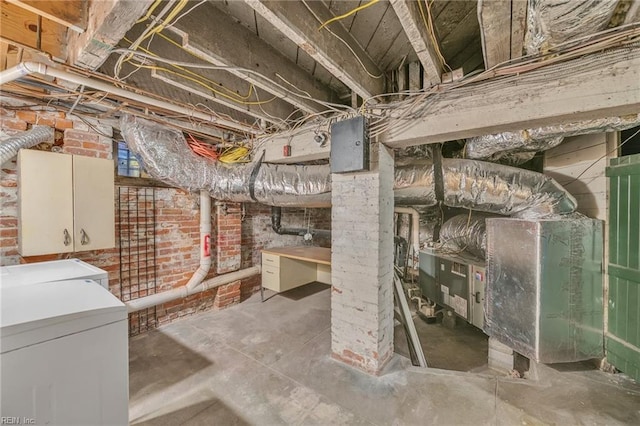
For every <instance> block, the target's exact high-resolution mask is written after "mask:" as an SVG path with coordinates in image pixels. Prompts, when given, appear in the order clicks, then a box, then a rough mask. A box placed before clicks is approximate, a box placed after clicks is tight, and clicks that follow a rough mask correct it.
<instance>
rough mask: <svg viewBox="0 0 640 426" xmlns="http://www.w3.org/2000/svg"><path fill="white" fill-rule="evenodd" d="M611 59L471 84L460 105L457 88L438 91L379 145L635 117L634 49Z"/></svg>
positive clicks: (639, 75) (638, 93) (638, 63)
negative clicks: (416, 115) (426, 106)
mask: <svg viewBox="0 0 640 426" xmlns="http://www.w3.org/2000/svg"><path fill="white" fill-rule="evenodd" d="M616 55H618V56H616V57H613V56H610V55H606V56H598V57H593V56H587V57H582V58H579V59H574V60H572V61H570V62H564V63H560V64H558V65H549V66H546V67H543V68H540V69H537V70H535V71H530V72H527V73H526V74H523V75H521V76H512V77H509V78H506V79H504V80H503V81H502V82H501V83H500V84H497V83H496V82H495V81H492V80H490V81H487V82H484V83H477V84H474V86H473V90H471V91H469V92H468V93H467V94H466V95H465V97H464V101H463V102H460V93H458V92H459V90H457V89H454V90H451V91H450V92H443V93H442V94H441V95H440V96H437V95H436V97H435V98H433V99H432V100H430V102H429V113H428V114H425V115H424V116H422V118H421V119H419V120H416V119H405V120H394V121H392V122H390V123H389V125H390V127H389V129H390V130H389V131H388V133H387V134H386V135H385V137H384V143H385V144H387V145H388V146H391V147H393V148H403V147H408V146H413V145H421V144H426V143H437V142H445V141H451V140H457V139H464V138H469V137H472V136H481V135H486V134H492V133H499V132H503V131H514V130H521V129H525V128H530V127H540V126H548V125H557V124H562V123H566V122H574V121H580V120H590V119H594V118H603V117H612V116H616V115H618V116H621V115H625V114H630V113H637V112H638V111H640V86H639V85H638V81H640V48H634V49H633V50H629V51H626V52H623V51H618V52H617V53H616ZM594 81H596V82H598V84H593V82H594ZM463 90H464V89H463ZM396 113H398V112H396Z"/></svg>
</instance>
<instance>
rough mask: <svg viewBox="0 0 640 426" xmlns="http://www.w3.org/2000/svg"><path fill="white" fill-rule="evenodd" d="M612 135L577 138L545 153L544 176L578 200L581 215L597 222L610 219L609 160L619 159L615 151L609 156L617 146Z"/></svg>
mask: <svg viewBox="0 0 640 426" xmlns="http://www.w3.org/2000/svg"><path fill="white" fill-rule="evenodd" d="M608 135H609V136H608ZM612 136H614V134H607V133H597V134H592V135H581V136H574V137H570V138H566V139H565V141H564V142H563V143H562V144H561V145H559V146H557V147H555V148H553V149H550V150H549V151H547V152H545V158H544V173H545V174H546V175H548V176H551V177H553V178H554V179H555V180H557V181H558V183H559V184H560V185H562V186H564V187H565V188H566V189H567V190H568V191H569V192H570V193H571V195H573V196H574V197H575V198H576V200H577V201H578V211H579V212H580V213H582V214H584V215H586V216H589V217H591V218H595V219H602V220H606V219H607V178H606V176H605V168H606V166H607V163H608V159H609V158H611V157H615V156H616V153H615V152H613V153H611V154H609V155H607V152H608V151H611V146H614V145H612V143H615V141H614V140H613V139H614V138H613V137H612ZM594 162H595V164H594ZM592 164H593V166H592ZM589 166H591V167H590V168H589ZM587 168H588V170H587ZM585 170H586V171H585ZM580 174H582V176H581V177H580V178H579V179H577V180H576V177H578V176H579V175H580Z"/></svg>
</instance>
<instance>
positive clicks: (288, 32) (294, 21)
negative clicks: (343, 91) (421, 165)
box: [244, 0, 385, 99]
mask: <svg viewBox="0 0 640 426" xmlns="http://www.w3.org/2000/svg"><path fill="white" fill-rule="evenodd" d="M244 1H245V3H247V4H248V5H249V6H250V7H252V8H253V10H255V11H256V13H258V14H259V15H260V16H262V17H263V18H264V19H266V20H267V21H268V22H269V23H270V24H271V25H273V26H274V27H275V28H277V29H278V30H279V31H280V32H282V33H283V34H284V35H285V36H286V37H288V38H289V39H290V40H292V41H293V42H294V43H296V45H298V47H300V48H301V49H303V50H304V51H305V52H307V53H308V54H309V55H310V56H311V57H312V58H313V59H315V60H316V61H317V62H318V63H319V64H320V65H322V66H323V67H324V68H325V69H327V70H328V71H329V72H330V73H331V74H333V76H334V77H336V78H337V79H338V80H340V81H342V82H343V83H344V84H345V85H346V86H347V87H349V88H350V89H351V90H352V91H354V92H355V93H357V94H358V96H360V97H362V98H364V99H368V98H371V97H372V96H376V95H379V94H382V93H384V91H385V84H384V76H383V73H382V72H381V71H380V69H379V68H378V67H377V65H376V64H375V63H374V62H373V61H372V60H371V58H370V57H369V55H368V54H367V53H366V52H365V51H364V49H362V47H361V46H360V45H359V44H358V43H357V42H356V40H355V39H354V38H353V37H352V36H351V34H349V32H347V31H346V30H345V29H344V27H343V26H342V25H341V24H340V23H332V24H330V26H329V27H327V28H328V29H329V30H330V31H331V32H330V31H329V30H327V29H322V30H321V31H319V27H320V25H321V23H322V22H327V21H328V20H330V19H331V18H333V17H334V16H333V14H332V13H331V12H330V11H329V9H328V8H327V7H326V6H325V5H324V4H323V3H322V2H318V1H307V2H306V3H304V2H302V1H267V0H244ZM332 32H333V34H332ZM336 36H337V37H336ZM338 37H339V38H338ZM356 56H357V58H356Z"/></svg>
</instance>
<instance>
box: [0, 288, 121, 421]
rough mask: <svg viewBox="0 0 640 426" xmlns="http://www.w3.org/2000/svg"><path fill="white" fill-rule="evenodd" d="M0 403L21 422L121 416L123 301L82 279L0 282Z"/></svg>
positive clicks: (5, 414)
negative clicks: (42, 281)
mask: <svg viewBox="0 0 640 426" xmlns="http://www.w3.org/2000/svg"><path fill="white" fill-rule="evenodd" d="M0 296H1V299H0V308H1V309H0V407H2V414H1V415H2V417H3V418H6V417H17V418H19V419H21V421H22V424H37V425H40V424H59V425H126V424H128V393H129V376H128V373H129V370H128V337H127V309H126V307H125V305H124V304H123V303H122V302H121V301H119V300H118V299H117V298H116V297H115V296H113V295H112V294H111V293H109V291H107V290H105V289H104V288H102V287H101V286H99V285H95V283H93V282H91V281H90V280H70V281H58V282H48V283H37V284H25V285H8V286H5V285H4V282H3V283H2V284H0Z"/></svg>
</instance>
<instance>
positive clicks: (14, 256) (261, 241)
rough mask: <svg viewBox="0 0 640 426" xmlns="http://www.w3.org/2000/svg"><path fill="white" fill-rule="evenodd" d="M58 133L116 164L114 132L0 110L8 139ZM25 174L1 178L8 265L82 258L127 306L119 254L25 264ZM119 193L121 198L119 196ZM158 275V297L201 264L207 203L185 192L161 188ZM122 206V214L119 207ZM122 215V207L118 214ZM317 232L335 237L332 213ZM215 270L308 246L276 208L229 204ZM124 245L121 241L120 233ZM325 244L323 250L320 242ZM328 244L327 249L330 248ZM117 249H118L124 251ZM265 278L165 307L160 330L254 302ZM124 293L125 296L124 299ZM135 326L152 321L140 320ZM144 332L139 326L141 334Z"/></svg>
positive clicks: (292, 220) (216, 212) (216, 235)
mask: <svg viewBox="0 0 640 426" xmlns="http://www.w3.org/2000/svg"><path fill="white" fill-rule="evenodd" d="M36 123H37V124H42V125H49V126H54V127H55V128H56V142H55V145H56V146H57V148H56V149H57V150H59V151H61V152H63V153H68V154H76V155H86V156H91V157H98V158H108V159H111V158H112V140H111V135H112V129H111V128H110V127H109V126H106V125H103V124H102V123H100V122H98V121H95V120H87V119H80V118H78V117H74V116H71V117H67V116H65V114H64V113H61V112H56V111H53V112H42V111H39V112H38V111H31V110H24V111H11V110H7V109H0V126H1V127H0V138H2V139H3V138H4V137H6V136H10V135H13V134H16V133H20V132H22V131H24V130H27V129H28V128H29V127H30V126H31V125H33V124H36ZM17 186H18V181H17V174H16V162H15V159H13V160H11V161H9V162H7V163H6V164H3V165H2V172H1V175H0V200H1V203H2V205H1V210H0V243H1V248H0V256H1V259H0V264H1V265H11V264H18V263H26V262H37V261H45V260H55V259H62V258H66V257H76V258H79V259H82V260H84V261H86V262H88V263H91V264H93V265H95V266H97V267H99V268H102V269H105V270H107V271H108V272H109V278H110V279H109V284H110V290H111V292H112V293H113V294H115V295H116V296H117V297H119V298H122V299H126V297H125V293H128V290H130V289H126V288H125V289H121V280H120V252H119V249H118V248H117V247H116V248H113V249H109V250H98V251H88V252H77V253H72V254H71V255H66V254H53V255H47V256H33V257H28V258H23V257H22V256H20V255H19V254H18V251H17V244H18V242H17V234H18V232H17V226H18V221H17ZM117 193H118V191H117V188H116V196H117ZM155 197H156V253H155V255H156V265H157V269H156V273H157V282H156V285H157V290H158V291H164V290H168V289H170V288H175V287H178V286H181V285H184V284H185V283H186V282H187V281H188V280H189V278H190V277H191V275H192V274H193V272H194V271H195V270H196V269H197V267H198V264H199V221H200V218H199V206H198V202H199V196H198V195H197V194H191V193H188V192H185V191H182V190H178V189H171V188H157V189H155ZM115 205H116V204H115V200H114V206H115ZM114 208H115V207H114ZM310 212H311V213H310V215H311V218H312V219H311V220H312V225H313V226H316V227H321V228H323V229H328V228H329V225H330V213H329V210H328V209H324V210H317V211H316V210H310ZM303 219H304V210H287V209H284V210H283V217H282V223H283V225H285V226H296V227H298V226H302V225H303V223H304V220H303ZM212 228H213V229H212V237H211V241H212V256H213V266H212V269H211V272H210V274H209V276H208V278H210V277H213V276H215V275H216V274H218V273H223V272H230V271H233V270H238V269H241V268H246V267H249V266H252V265H254V264H259V263H260V255H259V254H260V249H261V248H263V247H273V246H281V245H293V244H302V239H301V238H299V237H295V236H279V235H277V234H276V233H275V232H273V231H272V230H271V218H270V208H269V207H265V206H259V205H256V204H245V206H244V209H243V207H242V205H240V204H234V203H222V204H220V205H218V206H216V207H214V208H212ZM114 232H116V241H118V240H119V235H118V226H117V225H116V230H115V231H114ZM316 243H317V242H316ZM326 244H327V242H325V245H326ZM116 245H117V244H116ZM259 285H260V277H259V276H256V277H253V278H250V279H247V280H242V282H235V283H231V284H228V285H226V286H223V287H220V288H217V289H211V290H208V291H206V292H203V293H199V294H195V295H193V296H190V297H188V298H186V299H184V300H178V301H174V302H171V303H167V304H165V305H162V306H158V307H157V320H158V324H163V323H166V322H168V321H171V320H174V319H176V318H179V317H181V316H184V315H190V314H193V313H195V312H198V311H202V310H207V309H221V308H225V307H227V306H230V305H232V304H235V303H238V302H240V301H241V300H244V299H246V298H247V297H248V296H250V295H251V294H253V293H254V292H255V291H257V290H258V289H259ZM121 290H124V291H121ZM132 321H134V322H135V321H146V319H145V318H143V317H141V318H138V317H137V316H136V317H132ZM137 325H138V324H132V326H133V328H134V329H135V328H136V327H137Z"/></svg>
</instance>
